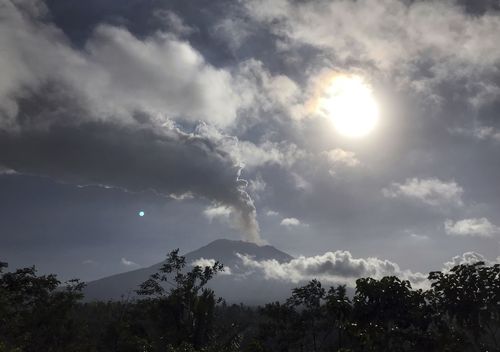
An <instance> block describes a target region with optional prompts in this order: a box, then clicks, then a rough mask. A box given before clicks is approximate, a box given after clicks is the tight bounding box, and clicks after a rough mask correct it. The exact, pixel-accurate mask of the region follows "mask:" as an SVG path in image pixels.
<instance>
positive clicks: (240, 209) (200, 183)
mask: <svg viewBox="0 0 500 352" xmlns="http://www.w3.org/2000/svg"><path fill="white" fill-rule="evenodd" d="M0 148H1V149H2V150H4V151H5V152H4V153H2V154H1V155H0V163H1V164H3V165H6V166H8V167H9V168H11V169H13V170H16V171H17V172H19V173H27V174H37V175H46V176H50V177H52V178H54V179H56V180H60V181H63V182H70V183H75V184H96V185H103V186H112V187H117V188H122V189H126V190H129V191H133V192H142V191H147V190H154V191H156V192H157V193H159V194H161V195H164V196H169V195H171V194H186V193H190V194H193V195H196V196H198V197H202V198H206V199H209V200H212V201H214V202H216V203H218V204H219V205H223V206H225V207H228V208H231V210H232V212H233V213H234V217H233V218H234V222H233V223H234V224H237V228H238V229H239V230H240V231H242V232H243V233H244V234H245V236H246V239H247V240H249V241H255V242H257V241H259V240H260V236H259V225H258V222H257V218H256V211H255V206H254V204H253V200H252V199H251V198H250V196H249V195H248V194H247V193H246V191H245V187H246V182H245V181H244V180H242V179H240V177H239V173H240V168H239V167H238V166H237V165H235V162H234V160H232V158H231V157H230V156H229V155H228V154H227V153H225V152H224V151H222V150H220V149H219V148H218V146H217V144H215V143H213V142H212V141H211V140H210V139H208V138H206V137H205V136H203V135H196V134H186V133H184V132H182V131H181V130H179V129H177V128H173V127H168V126H166V127H164V128H163V129H160V128H155V129H153V128H150V127H142V126H140V127H138V126H126V125H117V124H112V123H106V122H100V123H98V122H93V123H82V124H78V125H75V126H71V125H69V126H61V125H58V124H56V125H53V126H51V127H50V128H49V129H48V130H36V129H35V130H32V129H29V130H26V131H23V132H22V133H8V132H6V131H1V130H0Z"/></svg>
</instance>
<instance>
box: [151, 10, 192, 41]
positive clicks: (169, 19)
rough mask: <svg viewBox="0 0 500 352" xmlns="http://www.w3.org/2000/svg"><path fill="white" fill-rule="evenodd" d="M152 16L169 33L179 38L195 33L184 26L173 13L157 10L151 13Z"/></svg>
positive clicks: (190, 28)
mask: <svg viewBox="0 0 500 352" xmlns="http://www.w3.org/2000/svg"><path fill="white" fill-rule="evenodd" d="M153 16H154V17H156V18H158V19H159V20H160V21H162V22H163V23H164V24H165V25H166V26H167V27H168V29H169V31H170V32H173V33H175V34H177V35H179V36H185V35H189V34H191V33H193V32H196V29H194V28H193V27H190V26H188V25H187V24H185V23H184V21H183V20H182V18H180V17H179V15H177V14H176V13H175V12H172V11H169V10H164V9H158V10H155V11H154V12H153Z"/></svg>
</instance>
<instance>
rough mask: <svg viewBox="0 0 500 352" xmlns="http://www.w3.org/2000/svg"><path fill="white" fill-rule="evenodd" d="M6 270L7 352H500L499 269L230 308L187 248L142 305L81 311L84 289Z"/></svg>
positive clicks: (3, 347)
mask: <svg viewBox="0 0 500 352" xmlns="http://www.w3.org/2000/svg"><path fill="white" fill-rule="evenodd" d="M6 268H7V264H6V263H3V262H0V352H31V351H75V352H79V351H96V352H100V351H102V352H104V351H106V352H107V351H120V352H122V351H123V352H128V351H130V352H135V351H137V352H139V351H141V352H145V351H150V352H156V351H158V352H160V351H161V352H236V351H243V352H271V351H272V352H295V351H297V352H299V351H300V352H306V351H307V352H309V351H312V352H319V351H339V352H340V351H342V352H348V351H384V352H387V351H389V352H391V351H394V352H404V351H415V352H419V351H429V352H433V351H436V352H438V351H439V352H441V351H481V352H483V351H484V352H486V351H500V347H499V343H500V341H499V338H500V336H499V328H500V265H493V266H487V265H485V263H475V264H470V265H459V266H456V267H454V268H453V269H451V270H450V271H447V272H432V273H430V274H429V281H430V283H431V287H430V289H429V290H427V291H423V290H415V289H413V288H412V287H411V285H410V282H408V281H404V280H400V279H399V278H397V277H384V278H382V279H380V280H375V279H373V278H362V279H359V280H357V282H356V292H355V294H354V296H353V297H349V296H348V294H347V290H346V288H345V287H344V286H337V287H330V288H325V287H323V286H322V284H321V282H319V281H317V280H312V281H311V282H309V283H307V284H306V285H304V286H301V287H298V288H295V289H293V291H292V293H291V296H290V298H289V299H288V300H287V301H286V302H284V303H280V302H274V303H269V304H267V305H265V306H264V307H259V308H252V307H246V306H244V305H227V304H226V303H225V302H224V301H223V300H221V299H220V298H217V297H216V295H215V292H214V291H213V290H212V289H210V288H208V287H207V283H208V282H209V281H210V280H211V279H212V278H213V277H214V275H216V274H217V273H218V272H220V271H221V270H223V266H222V264H220V263H214V264H213V265H212V266H207V267H204V268H203V267H199V266H196V267H194V268H192V269H191V270H190V271H188V270H187V269H186V261H185V258H184V257H182V256H180V255H179V252H178V250H175V251H173V252H171V253H170V254H169V255H168V256H167V259H166V261H165V264H164V265H163V266H162V267H161V268H160V270H159V272H158V273H156V274H154V275H152V276H151V277H150V278H149V279H148V280H147V281H145V282H144V283H143V284H141V285H140V287H139V288H138V290H137V292H138V294H139V295H140V296H142V299H139V300H133V301H128V300H123V301H121V302H92V303H81V302H80V300H81V298H82V294H81V290H82V288H83V284H82V283H80V282H79V281H78V280H72V281H69V282H67V283H64V284H61V282H59V281H58V280H57V278H56V277H55V276H54V275H41V276H39V275H37V273H36V270H35V268H34V267H30V268H24V269H18V270H16V271H14V272H6Z"/></svg>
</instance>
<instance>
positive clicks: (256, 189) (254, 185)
mask: <svg viewBox="0 0 500 352" xmlns="http://www.w3.org/2000/svg"><path fill="white" fill-rule="evenodd" d="M266 187H267V184H266V181H264V179H263V178H262V176H261V175H257V177H256V178H255V179H252V180H250V181H249V182H248V190H249V191H250V193H251V194H253V195H254V197H255V195H257V194H258V193H261V192H263V191H264V190H265V189H266Z"/></svg>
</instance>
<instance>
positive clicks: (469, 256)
mask: <svg viewBox="0 0 500 352" xmlns="http://www.w3.org/2000/svg"><path fill="white" fill-rule="evenodd" d="M498 259H499V258H497V260H496V261H490V260H488V259H486V258H485V257H484V256H483V255H482V254H479V253H476V252H465V253H464V254H462V255H457V256H454V257H453V258H452V259H451V260H450V261H448V262H445V263H444V266H443V270H445V271H446V270H450V269H452V268H453V267H455V266H457V265H462V264H467V265H470V264H474V263H477V262H485V264H486V265H493V264H496V263H497V262H498Z"/></svg>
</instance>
